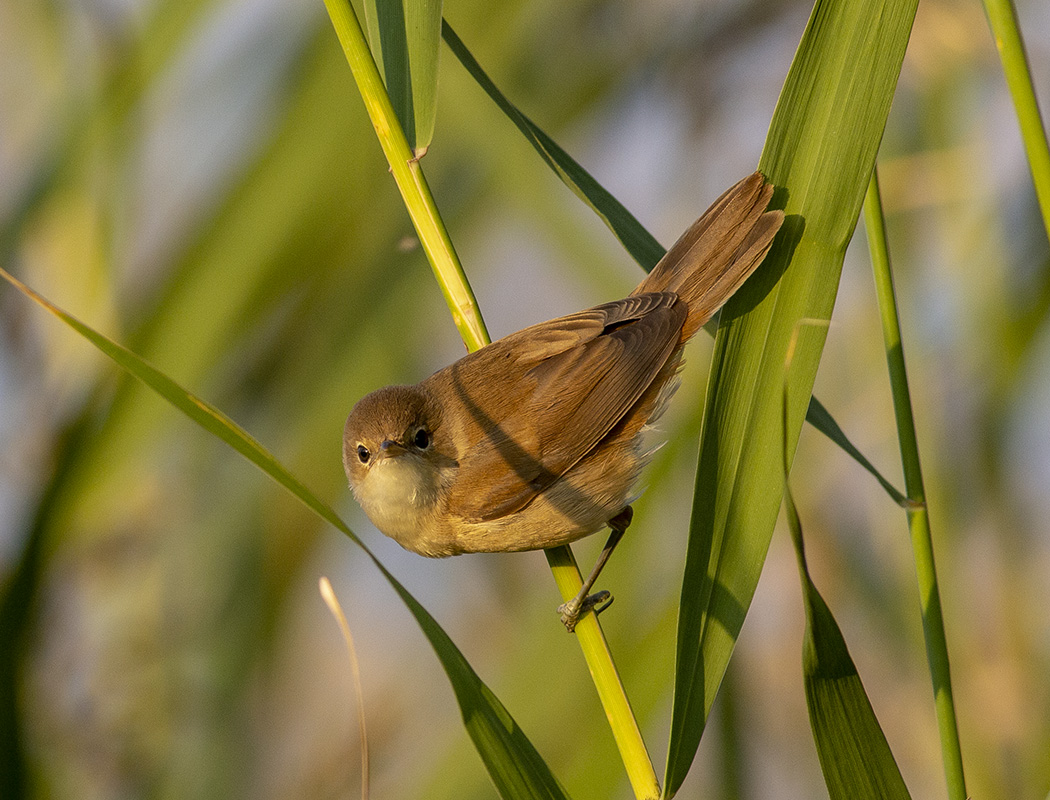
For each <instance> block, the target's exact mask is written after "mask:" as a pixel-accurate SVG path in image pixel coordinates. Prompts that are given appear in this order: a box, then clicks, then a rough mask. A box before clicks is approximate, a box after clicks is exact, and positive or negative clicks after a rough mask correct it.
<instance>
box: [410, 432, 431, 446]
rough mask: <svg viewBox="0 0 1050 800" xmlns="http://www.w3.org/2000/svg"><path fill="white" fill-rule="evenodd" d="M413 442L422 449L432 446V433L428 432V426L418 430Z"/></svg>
mask: <svg viewBox="0 0 1050 800" xmlns="http://www.w3.org/2000/svg"><path fill="white" fill-rule="evenodd" d="M412 442H413V444H415V446H416V447H418V448H419V449H420V450H426V449H427V448H428V447H430V433H428V432H427V429H426V428H420V429H419V430H418V431H416V435H415V437H414V438H413V439H412Z"/></svg>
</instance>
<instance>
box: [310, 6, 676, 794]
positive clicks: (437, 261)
mask: <svg viewBox="0 0 1050 800" xmlns="http://www.w3.org/2000/svg"><path fill="white" fill-rule="evenodd" d="M325 7H326V8H327V9H328V15H329V16H330V17H331V19H332V25H333V26H334V27H335V30H336V34H337V35H338V37H339V42H340V44H341V45H342V47H343V52H344V53H345V54H346V59H347V61H348V62H349V63H350V70H351V72H353V75H354V80H355V81H356V82H357V87H358V90H359V91H360V92H361V97H362V98H363V99H364V101H365V107H366V108H367V109H368V116H369V117H370V118H371V120H372V125H373V127H374V128H375V131H376V135H377V136H378V137H379V142H380V144H381V145H382V148H383V153H384V154H385V155H386V159H387V161H388V162H389V163H390V170H391V172H392V173H393V176H394V180H395V181H396V182H397V186H398V189H399V190H400V191H401V196H402V198H403V199H404V202H405V207H406V208H407V209H408V213H409V216H410V217H411V218H412V222H413V224H414V225H415V227H416V231H417V232H418V233H419V238H420V241H421V242H422V244H423V249H424V251H425V252H426V254H427V258H428V259H429V260H430V263H431V266H432V267H433V270H434V275H435V277H436V278H437V281H438V284H439V285H440V286H441V290H442V292H443V293H444V295H445V300H446V302H447V303H448V306H449V308H450V309H451V311H452V317H453V319H454V321H455V323H456V326H457V328H458V329H459V331H460V335H461V336H462V338H463V341H464V343H465V344H466V345H467V349H469V350H471V351H474V350H477V349H478V348H480V347H483V346H484V345H486V344H488V342H489V337H488V332H487V331H486V329H485V324H484V321H483V320H482V317H481V312H480V310H479V309H478V305H477V301H476V300H475V298H474V293H473V292H472V291H471V288H470V284H469V283H468V281H467V278H466V275H465V274H464V272H463V268H462V266H461V265H460V262H459V258H458V257H457V256H456V252H455V249H454V248H453V246H452V240H451V239H450V237H449V235H448V231H447V229H446V228H445V225H444V223H443V222H442V220H441V215H440V213H439V212H438V209H437V205H436V204H435V202H434V198H433V196H432V195H431V193H430V189H429V187H428V186H427V183H426V179H425V178H424V176H423V172H422V170H421V169H420V166H419V161H418V159H416V158H414V157H413V153H412V151H411V149H410V148H409V145H408V140H407V139H406V138H405V135H404V131H403V130H402V127H401V124H400V122H399V121H398V119H397V116H396V114H395V112H394V109H393V106H392V105H391V103H390V98H389V96H388V95H387V92H386V87H385V85H384V84H383V81H382V78H380V76H379V70H378V69H377V68H376V65H375V60H374V59H373V58H372V53H371V51H370V50H369V49H368V44H367V42H366V41H365V37H364V32H363V31H362V29H361V24H360V22H359V20H358V18H357V14H356V13H355V11H354V9H353V6H352V5H351V4H350V2H349V0H325ZM546 553H547V560H548V563H549V564H550V566H551V571H552V573H553V574H554V580H555V582H556V583H557V585H558V588H559V590H560V591H561V593H562V595H563V597H564V598H565V599H566V600H569V599H571V598H572V597H574V596H575V595H576V593H577V592H578V591H579V590H580V587H581V586H582V585H583V582H582V579H581V577H580V571H579V569H578V567H577V566H576V560H575V557H574V556H573V554H572V550H571V548H569V547H568V546H563V547H557V548H553V549H551V550H548V551H546ZM566 592H568V594H566ZM551 619H552V622H553V621H554V619H555V617H554V615H553V613H552V615H551ZM576 635H577V639H578V641H579V642H580V647H581V649H582V650H583V656H584V659H585V660H586V662H587V667H588V669H589V670H590V673H591V678H592V680H593V681H594V685H595V688H596V689H597V691H598V696H599V698H600V699H601V702H602V706H603V707H604V709H605V713H606V716H607V717H608V719H609V725H610V727H611V728H612V733H613V737H614V739H615V740H616V744H617V747H618V748H619V750H620V754H621V757H622V758H623V761H624V766H625V767H626V769H627V775H628V777H629V779H630V781H631V786H632V787H633V788H634V792H635V795H636V797H637V798H639V800H655V799H656V798H658V797H659V796H660V786H659V783H658V782H657V779H656V773H655V772H654V770H653V765H652V761H651V760H650V759H649V755H648V753H647V752H646V749H645V743H644V742H643V741H642V737H641V732H640V730H639V728H638V723H637V722H636V721H635V719H634V714H633V712H632V711H631V705H630V702H629V701H628V699H627V694H626V692H625V691H624V687H623V682H622V681H621V680H620V676H619V673H617V671H616V665H615V664H614V663H613V659H612V653H611V652H610V651H609V647H608V644H607V643H606V641H605V636H604V634H603V633H602V630H601V627H600V625H599V624H598V620H597V617H595V615H594V614H587V615H586V616H585V617H583V618H582V619H581V620H580V622H579V624H578V625H577V627H576Z"/></svg>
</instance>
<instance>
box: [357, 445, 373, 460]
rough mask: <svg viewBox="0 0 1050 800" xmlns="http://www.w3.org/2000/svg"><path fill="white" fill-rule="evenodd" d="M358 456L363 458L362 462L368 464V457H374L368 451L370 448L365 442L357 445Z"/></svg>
mask: <svg viewBox="0 0 1050 800" xmlns="http://www.w3.org/2000/svg"><path fill="white" fill-rule="evenodd" d="M357 457H358V458H359V459H361V463H362V464H367V463H368V459H370V458H371V457H372V454H371V453H369V452H368V448H367V447H365V446H364V445H363V444H359V445H358V446H357Z"/></svg>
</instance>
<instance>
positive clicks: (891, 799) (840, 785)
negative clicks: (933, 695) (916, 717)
mask: <svg viewBox="0 0 1050 800" xmlns="http://www.w3.org/2000/svg"><path fill="white" fill-rule="evenodd" d="M784 505H785V508H786V510H787V519H788V526H789V527H790V528H791V538H792V540H793V541H794V543H795V553H796V555H797V556H798V569H799V577H800V578H801V580H802V602H803V605H804V606H805V609H806V632H805V637H804V639H803V644H802V677H803V682H804V684H805V688H806V705H807V706H808V707H809V724H810V726H811V727H812V728H813V739H814V741H815V742H816V745H817V756H818V757H819V758H820V767H821V769H822V770H823V771H824V782H825V783H826V784H827V787H828V794H829V796H830V797H831V800H865V799H866V798H871V800H896V799H897V798H900V799H901V800H903V799H905V798H910V795H909V794H908V788H907V787H906V786H905V785H904V779H903V778H902V777H901V773H900V769H898V767H897V762H896V761H895V760H894V758H893V753H892V752H890V746H889V744H888V743H887V742H886V736H885V734H883V732H882V728H881V727H879V721H878V719H877V718H876V717H875V711H874V709H873V708H872V707H871V702H870V701H869V700H868V695H867V694H866V693H865V691H864V685H863V684H862V683H861V680H860V675H859V674H858V673H857V668H856V666H855V665H854V664H853V659H852V658H851V657H850V654H849V649H848V648H847V647H846V640H845V639H844V638H843V637H842V632H841V631H840V630H839V626H838V623H836V622H835V618H834V616H832V614H831V609H829V608H828V606H827V604H826V603H825V602H824V598H823V597H821V596H820V592H818V591H817V587H816V586H815V585H814V584H813V580H812V579H811V578H810V575H809V568H808V567H807V566H806V553H805V548H804V547H803V541H802V524H801V522H800V521H799V518H798V511H797V510H796V509H795V503H794V501H793V500H792V498H791V489H790V487H789V486H786V485H785V487H784Z"/></svg>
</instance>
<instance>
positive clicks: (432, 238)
mask: <svg viewBox="0 0 1050 800" xmlns="http://www.w3.org/2000/svg"><path fill="white" fill-rule="evenodd" d="M324 4H325V7H326V8H327V9H328V16H329V17H331V19H332V25H333V27H334V28H335V32H336V35H337V36H338V37H339V43H340V44H341V45H342V46H343V52H344V53H345V54H346V60H347V61H348V62H349V63H350V71H351V72H352V73H353V75H354V80H355V81H356V82H357V88H358V90H359V91H360V92H361V97H362V99H363V100H364V101H365V108H366V109H368V116H369V118H370V119H371V120H372V126H373V127H374V128H375V131H376V136H377V137H379V144H380V145H381V146H382V148H383V154H384V155H385V156H386V160H387V162H389V164H390V172H391V173H392V174H393V176H394V181H395V182H396V183H397V188H398V189H399V190H400V192H401V197H402V198H403V199H404V202H405V207H406V208H407V209H408V214H409V216H410V217H411V218H412V224H413V225H415V227H416V233H417V234H418V235H419V241H420V243H421V244H422V245H423V251H424V252H425V253H426V254H427V259H428V260H429V261H430V265H431V267H432V268H433V270H434V276H435V277H436V278H437V281H438V285H439V286H440V287H441V291H442V293H444V295H445V302H446V303H448V307H449V310H450V311H451V312H452V319H453V321H454V322H455V324H456V327H457V328H458V329H459V332H460V336H461V337H462V338H463V342H464V343H465V344H466V345H467V349H468V350H471V351H473V350H477V349H478V348H479V347H484V346H485V345H486V344H488V341H489V335H488V331H487V330H486V329H485V321H484V320H483V319H482V317H481V310H480V309H479V308H478V302H477V300H476V299H475V298H474V292H473V291H472V290H471V288H470V283H468V282H467V276H466V275H465V274H464V272H463V266H462V265H461V264H460V262H459V256H457V255H456V249H455V248H454V247H453V246H452V239H451V238H450V237H449V235H448V230H447V229H446V228H445V223H444V222H443V221H442V219H441V214H439V213H438V210H437V205H436V204H435V203H434V198H433V196H432V195H431V194H430V187H429V186H428V185H427V180H426V177H425V176H424V175H423V170H422V168H421V167H420V164H419V159H417V158H416V157H415V155H414V154H413V153H412V149H411V148H410V147H409V145H408V139H406V138H405V132H404V130H403V129H402V127H401V123H400V122H399V121H398V119H397V114H396V113H395V112H394V107H393V105H391V103H390V96H389V95H388V94H387V91H386V86H385V85H384V84H383V79H382V78H381V77H380V76H379V70H378V69H377V68H376V62H375V60H374V59H373V58H372V51H371V50H369V49H368V43H367V42H366V41H365V34H364V31H362V30H361V23H360V21H359V20H358V19H357V13H356V12H355V11H354V7H353V6H352V5H351V4H350V2H349V0H324Z"/></svg>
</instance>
